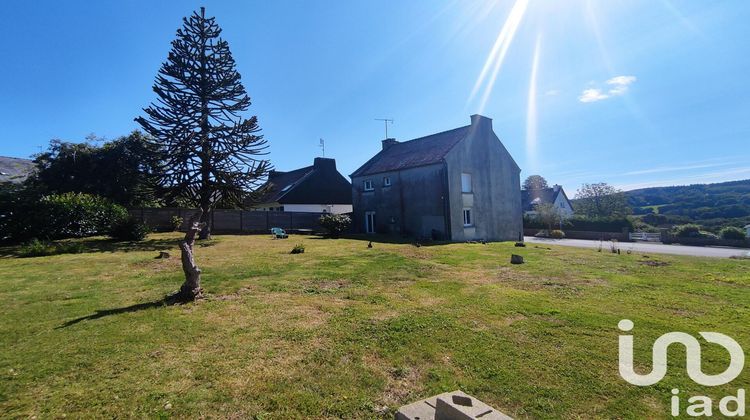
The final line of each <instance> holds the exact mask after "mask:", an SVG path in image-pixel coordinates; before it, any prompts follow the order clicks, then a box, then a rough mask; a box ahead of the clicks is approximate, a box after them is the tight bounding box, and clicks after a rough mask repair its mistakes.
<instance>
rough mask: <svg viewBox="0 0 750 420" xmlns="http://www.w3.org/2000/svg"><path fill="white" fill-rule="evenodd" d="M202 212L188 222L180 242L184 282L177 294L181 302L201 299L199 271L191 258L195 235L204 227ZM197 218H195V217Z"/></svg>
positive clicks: (201, 290) (201, 289)
mask: <svg viewBox="0 0 750 420" xmlns="http://www.w3.org/2000/svg"><path fill="white" fill-rule="evenodd" d="M202 215H203V212H199V214H196V215H195V216H193V217H192V218H191V220H190V222H191V223H190V228H188V231H187V233H186V234H185V239H183V240H182V241H180V250H181V251H182V271H184V272H185V282H184V283H183V284H182V287H181V288H180V292H179V293H178V295H179V297H180V298H181V299H182V300H195V299H200V298H202V297H203V288H202V287H201V269H200V268H198V266H197V265H195V259H194V258H193V246H194V245H195V235H196V234H197V233H198V232H201V231H202V230H203V228H204V227H205V225H204V223H203V222H199V221H197V220H200V219H202ZM196 216H197V217H196Z"/></svg>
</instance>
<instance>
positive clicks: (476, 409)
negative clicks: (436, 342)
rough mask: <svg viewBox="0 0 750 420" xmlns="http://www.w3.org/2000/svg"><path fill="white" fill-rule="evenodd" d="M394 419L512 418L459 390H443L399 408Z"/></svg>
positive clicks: (461, 419) (465, 419)
mask: <svg viewBox="0 0 750 420" xmlns="http://www.w3.org/2000/svg"><path fill="white" fill-rule="evenodd" d="M396 420H512V418H511V417H508V416H506V415H505V414H503V413H501V412H499V411H497V410H495V409H494V408H492V407H490V406H489V405H487V404H485V403H483V402H482V401H479V400H478V399H476V398H474V397H472V396H470V395H467V394H465V393H463V392H461V391H458V390H457V391H451V392H445V393H443V394H440V395H435V396H433V397H430V398H427V399H424V400H421V401H417V402H414V403H411V404H408V405H405V406H403V407H401V408H399V410H398V412H396Z"/></svg>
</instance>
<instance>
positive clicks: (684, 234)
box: [672, 223, 702, 238]
mask: <svg viewBox="0 0 750 420" xmlns="http://www.w3.org/2000/svg"><path fill="white" fill-rule="evenodd" d="M672 233H673V234H674V236H676V237H678V238H700V237H701V236H702V235H701V227H700V226H699V225H696V224H695V223H688V224H684V225H679V226H675V227H674V228H672Z"/></svg>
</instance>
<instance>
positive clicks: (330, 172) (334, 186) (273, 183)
mask: <svg viewBox="0 0 750 420" xmlns="http://www.w3.org/2000/svg"><path fill="white" fill-rule="evenodd" d="M264 188H265V189H266V192H265V194H264V195H263V197H261V198H260V199H259V200H258V201H257V202H256V203H254V204H252V206H251V207H252V208H253V209H254V210H264V211H287V212H311V213H333V214H340V213H349V212H351V211H352V193H351V191H352V185H351V184H350V183H349V181H348V180H347V179H346V178H345V177H344V176H343V175H341V174H340V173H339V171H338V170H337V169H336V160H335V159H327V158H315V161H314V162H313V165H312V166H306V167H304V168H299V169H295V170H293V171H286V172H282V171H271V172H269V173H268V181H267V182H266V184H265V185H264Z"/></svg>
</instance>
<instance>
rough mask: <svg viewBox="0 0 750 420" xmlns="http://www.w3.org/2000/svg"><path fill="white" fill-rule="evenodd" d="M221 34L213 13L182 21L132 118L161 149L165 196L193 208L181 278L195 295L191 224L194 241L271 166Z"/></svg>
mask: <svg viewBox="0 0 750 420" xmlns="http://www.w3.org/2000/svg"><path fill="white" fill-rule="evenodd" d="M220 35H221V28H219V26H218V25H217V24H216V22H215V19H214V18H206V17H205V10H204V8H202V7H201V9H200V14H198V13H193V14H192V15H191V16H190V17H189V18H184V19H183V26H182V28H180V29H178V30H177V37H176V39H175V40H174V41H172V49H171V51H170V52H169V56H168V58H167V61H166V62H165V63H164V64H162V66H161V68H160V70H159V73H158V75H157V76H156V81H155V83H154V88H153V89H154V92H155V93H156V95H157V96H158V99H157V101H156V102H154V103H152V104H151V105H150V106H149V107H148V108H145V109H144V111H145V113H146V116H145V117H138V118H136V121H137V122H138V123H139V124H140V125H141V126H142V127H143V129H144V130H145V131H146V132H147V133H148V134H150V135H151V137H152V138H153V139H154V142H155V145H156V146H158V148H159V150H160V151H161V156H162V159H161V165H162V167H161V168H160V169H161V170H160V171H159V173H161V174H162V175H161V176H160V180H159V183H160V185H161V187H162V188H163V191H164V192H165V194H166V198H167V199H168V200H170V199H180V200H184V201H187V202H188V203H191V204H192V205H194V206H195V207H197V208H198V209H199V211H198V213H197V215H196V217H195V219H196V220H193V222H194V223H193V224H192V229H191V231H190V232H188V234H187V235H186V237H185V240H183V242H182V244H181V247H182V248H183V269H184V270H185V275H186V282H185V284H184V285H183V288H182V291H183V293H185V294H187V295H192V296H193V297H195V296H198V295H200V270H199V269H198V268H197V267H195V264H194V262H193V256H192V248H193V246H192V245H193V243H194V238H195V235H196V233H197V229H198V230H200V238H202V239H205V238H207V237H209V235H210V223H209V221H210V215H211V212H212V211H213V209H214V207H215V206H216V204H217V203H218V202H219V201H221V202H222V203H230V204H234V205H238V206H241V205H242V202H243V199H244V198H245V197H246V196H247V194H248V193H249V192H250V191H252V190H254V189H256V188H257V187H258V186H259V185H260V183H261V180H262V178H263V177H264V175H265V174H266V173H267V172H268V170H269V168H270V164H269V162H268V160H266V159H264V158H263V156H264V155H266V152H265V149H266V147H267V144H266V140H265V139H263V136H262V135H260V134H258V133H259V131H260V128H259V127H258V121H257V118H256V117H255V116H252V117H250V118H243V117H242V116H241V115H240V114H241V113H242V112H244V111H247V109H248V107H249V106H250V97H249V96H248V94H247V92H246V91H245V88H244V87H243V86H242V83H241V81H240V74H239V73H238V72H237V70H236V68H235V61H234V59H233V58H232V54H231V52H230V51H229V44H228V43H227V42H226V41H225V40H223V39H222V38H221V37H220ZM186 252H187V253H188V254H189V255H187V256H186V255H185V253H186ZM191 278H192V279H191Z"/></svg>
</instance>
